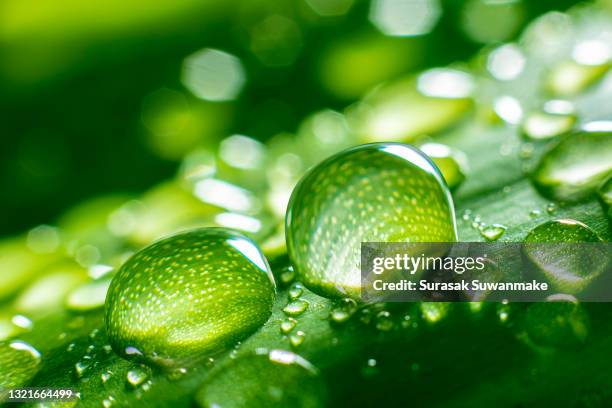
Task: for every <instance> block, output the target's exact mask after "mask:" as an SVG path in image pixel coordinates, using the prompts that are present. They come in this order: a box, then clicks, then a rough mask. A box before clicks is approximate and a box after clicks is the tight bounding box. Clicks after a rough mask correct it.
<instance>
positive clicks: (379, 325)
mask: <svg viewBox="0 0 612 408" xmlns="http://www.w3.org/2000/svg"><path fill="white" fill-rule="evenodd" d="M393 326H394V324H393V319H392V318H391V313H389V311H387V310H381V311H380V312H378V313H377V314H376V329H377V330H379V331H389V330H391V329H393Z"/></svg>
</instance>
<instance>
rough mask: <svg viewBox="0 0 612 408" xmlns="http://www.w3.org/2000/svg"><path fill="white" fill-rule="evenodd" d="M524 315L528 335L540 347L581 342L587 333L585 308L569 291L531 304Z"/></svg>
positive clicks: (587, 322)
mask: <svg viewBox="0 0 612 408" xmlns="http://www.w3.org/2000/svg"><path fill="white" fill-rule="evenodd" d="M524 319H525V320H524V324H525V332H526V333H527V337H528V339H529V340H530V341H531V342H533V344H535V345H536V346H540V347H546V348H573V347H576V346H579V345H580V344H582V343H584V341H585V340H586V338H587V335H588V333H589V329H588V328H589V318H588V315H587V314H586V311H585V310H584V309H583V308H582V306H581V305H580V304H579V303H578V301H577V300H576V299H575V298H573V297H572V296H568V295H553V296H551V297H550V298H549V301H548V302H544V303H533V304H531V305H530V306H529V307H528V309H527V312H526V314H525V318H524Z"/></svg>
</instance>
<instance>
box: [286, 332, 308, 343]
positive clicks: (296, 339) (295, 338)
mask: <svg viewBox="0 0 612 408" xmlns="http://www.w3.org/2000/svg"><path fill="white" fill-rule="evenodd" d="M305 337H306V335H305V334H304V332H303V331H301V330H298V331H297V332H296V333H295V334H292V335H291V336H289V342H290V343H291V345H292V346H293V347H299V346H300V345H301V344H302V343H303V342H304V338H305Z"/></svg>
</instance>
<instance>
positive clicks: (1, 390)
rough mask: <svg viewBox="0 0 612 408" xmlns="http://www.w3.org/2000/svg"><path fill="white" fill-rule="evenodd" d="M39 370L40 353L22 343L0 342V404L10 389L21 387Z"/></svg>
mask: <svg viewBox="0 0 612 408" xmlns="http://www.w3.org/2000/svg"><path fill="white" fill-rule="evenodd" d="M39 369H40V353H39V352H38V350H36V349H35V348H34V347H32V346H31V345H29V344H28V343H25V342H23V341H12V342H0V402H3V401H4V400H5V398H7V395H6V394H5V393H7V392H8V390H9V389H11V388H17V387H22V386H24V385H26V384H27V383H28V381H30V380H31V379H32V378H33V377H34V376H35V375H36V373H38V371H39Z"/></svg>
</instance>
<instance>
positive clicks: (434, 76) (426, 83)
mask: <svg viewBox="0 0 612 408" xmlns="http://www.w3.org/2000/svg"><path fill="white" fill-rule="evenodd" d="M417 88H418V89H419V91H421V93H422V94H424V95H427V96H432V97H435V98H466V97H469V96H470V95H471V94H472V92H473V90H474V80H473V79H472V77H471V76H470V75H468V74H466V73H465V72H461V71H457V70H454V69H448V68H434V69H430V70H429V71H426V72H424V73H423V74H421V75H420V76H419V78H418V80H417Z"/></svg>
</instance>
